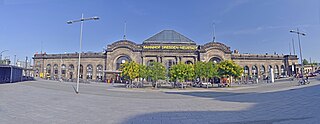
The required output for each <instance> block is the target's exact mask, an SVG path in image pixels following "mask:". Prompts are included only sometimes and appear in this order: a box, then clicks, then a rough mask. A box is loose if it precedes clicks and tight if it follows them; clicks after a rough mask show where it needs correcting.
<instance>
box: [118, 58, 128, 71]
mask: <svg viewBox="0 0 320 124" xmlns="http://www.w3.org/2000/svg"><path fill="white" fill-rule="evenodd" d="M130 61H131V59H130V57H129V56H121V57H119V58H118V59H117V61H116V70H119V69H120V67H121V64H123V63H125V62H130Z"/></svg>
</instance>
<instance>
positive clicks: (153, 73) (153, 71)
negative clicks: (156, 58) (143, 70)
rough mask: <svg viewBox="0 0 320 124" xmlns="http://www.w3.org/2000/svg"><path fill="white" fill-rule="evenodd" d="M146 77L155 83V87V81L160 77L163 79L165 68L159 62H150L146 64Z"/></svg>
mask: <svg viewBox="0 0 320 124" xmlns="http://www.w3.org/2000/svg"><path fill="white" fill-rule="evenodd" d="M147 70H148V77H149V78H150V79H151V81H152V83H154V84H155V88H157V86H158V84H157V81H158V80H160V79H165V77H166V69H165V67H164V66H163V65H162V64H161V63H159V62H151V63H150V65H149V66H147Z"/></svg>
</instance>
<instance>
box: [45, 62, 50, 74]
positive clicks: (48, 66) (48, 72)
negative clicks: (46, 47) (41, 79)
mask: <svg viewBox="0 0 320 124" xmlns="http://www.w3.org/2000/svg"><path fill="white" fill-rule="evenodd" d="M46 71H47V76H50V75H51V65H50V64H48V65H47V67H46Z"/></svg>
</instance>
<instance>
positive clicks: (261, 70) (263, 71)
mask: <svg viewBox="0 0 320 124" xmlns="http://www.w3.org/2000/svg"><path fill="white" fill-rule="evenodd" d="M265 73H266V68H265V67H264V65H261V66H260V74H261V75H264V74H265Z"/></svg>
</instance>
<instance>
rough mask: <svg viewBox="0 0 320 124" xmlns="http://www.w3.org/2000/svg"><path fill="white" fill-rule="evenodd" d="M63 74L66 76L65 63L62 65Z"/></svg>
mask: <svg viewBox="0 0 320 124" xmlns="http://www.w3.org/2000/svg"><path fill="white" fill-rule="evenodd" d="M61 76H62V77H65V76H66V65H65V64H62V65H61Z"/></svg>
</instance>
